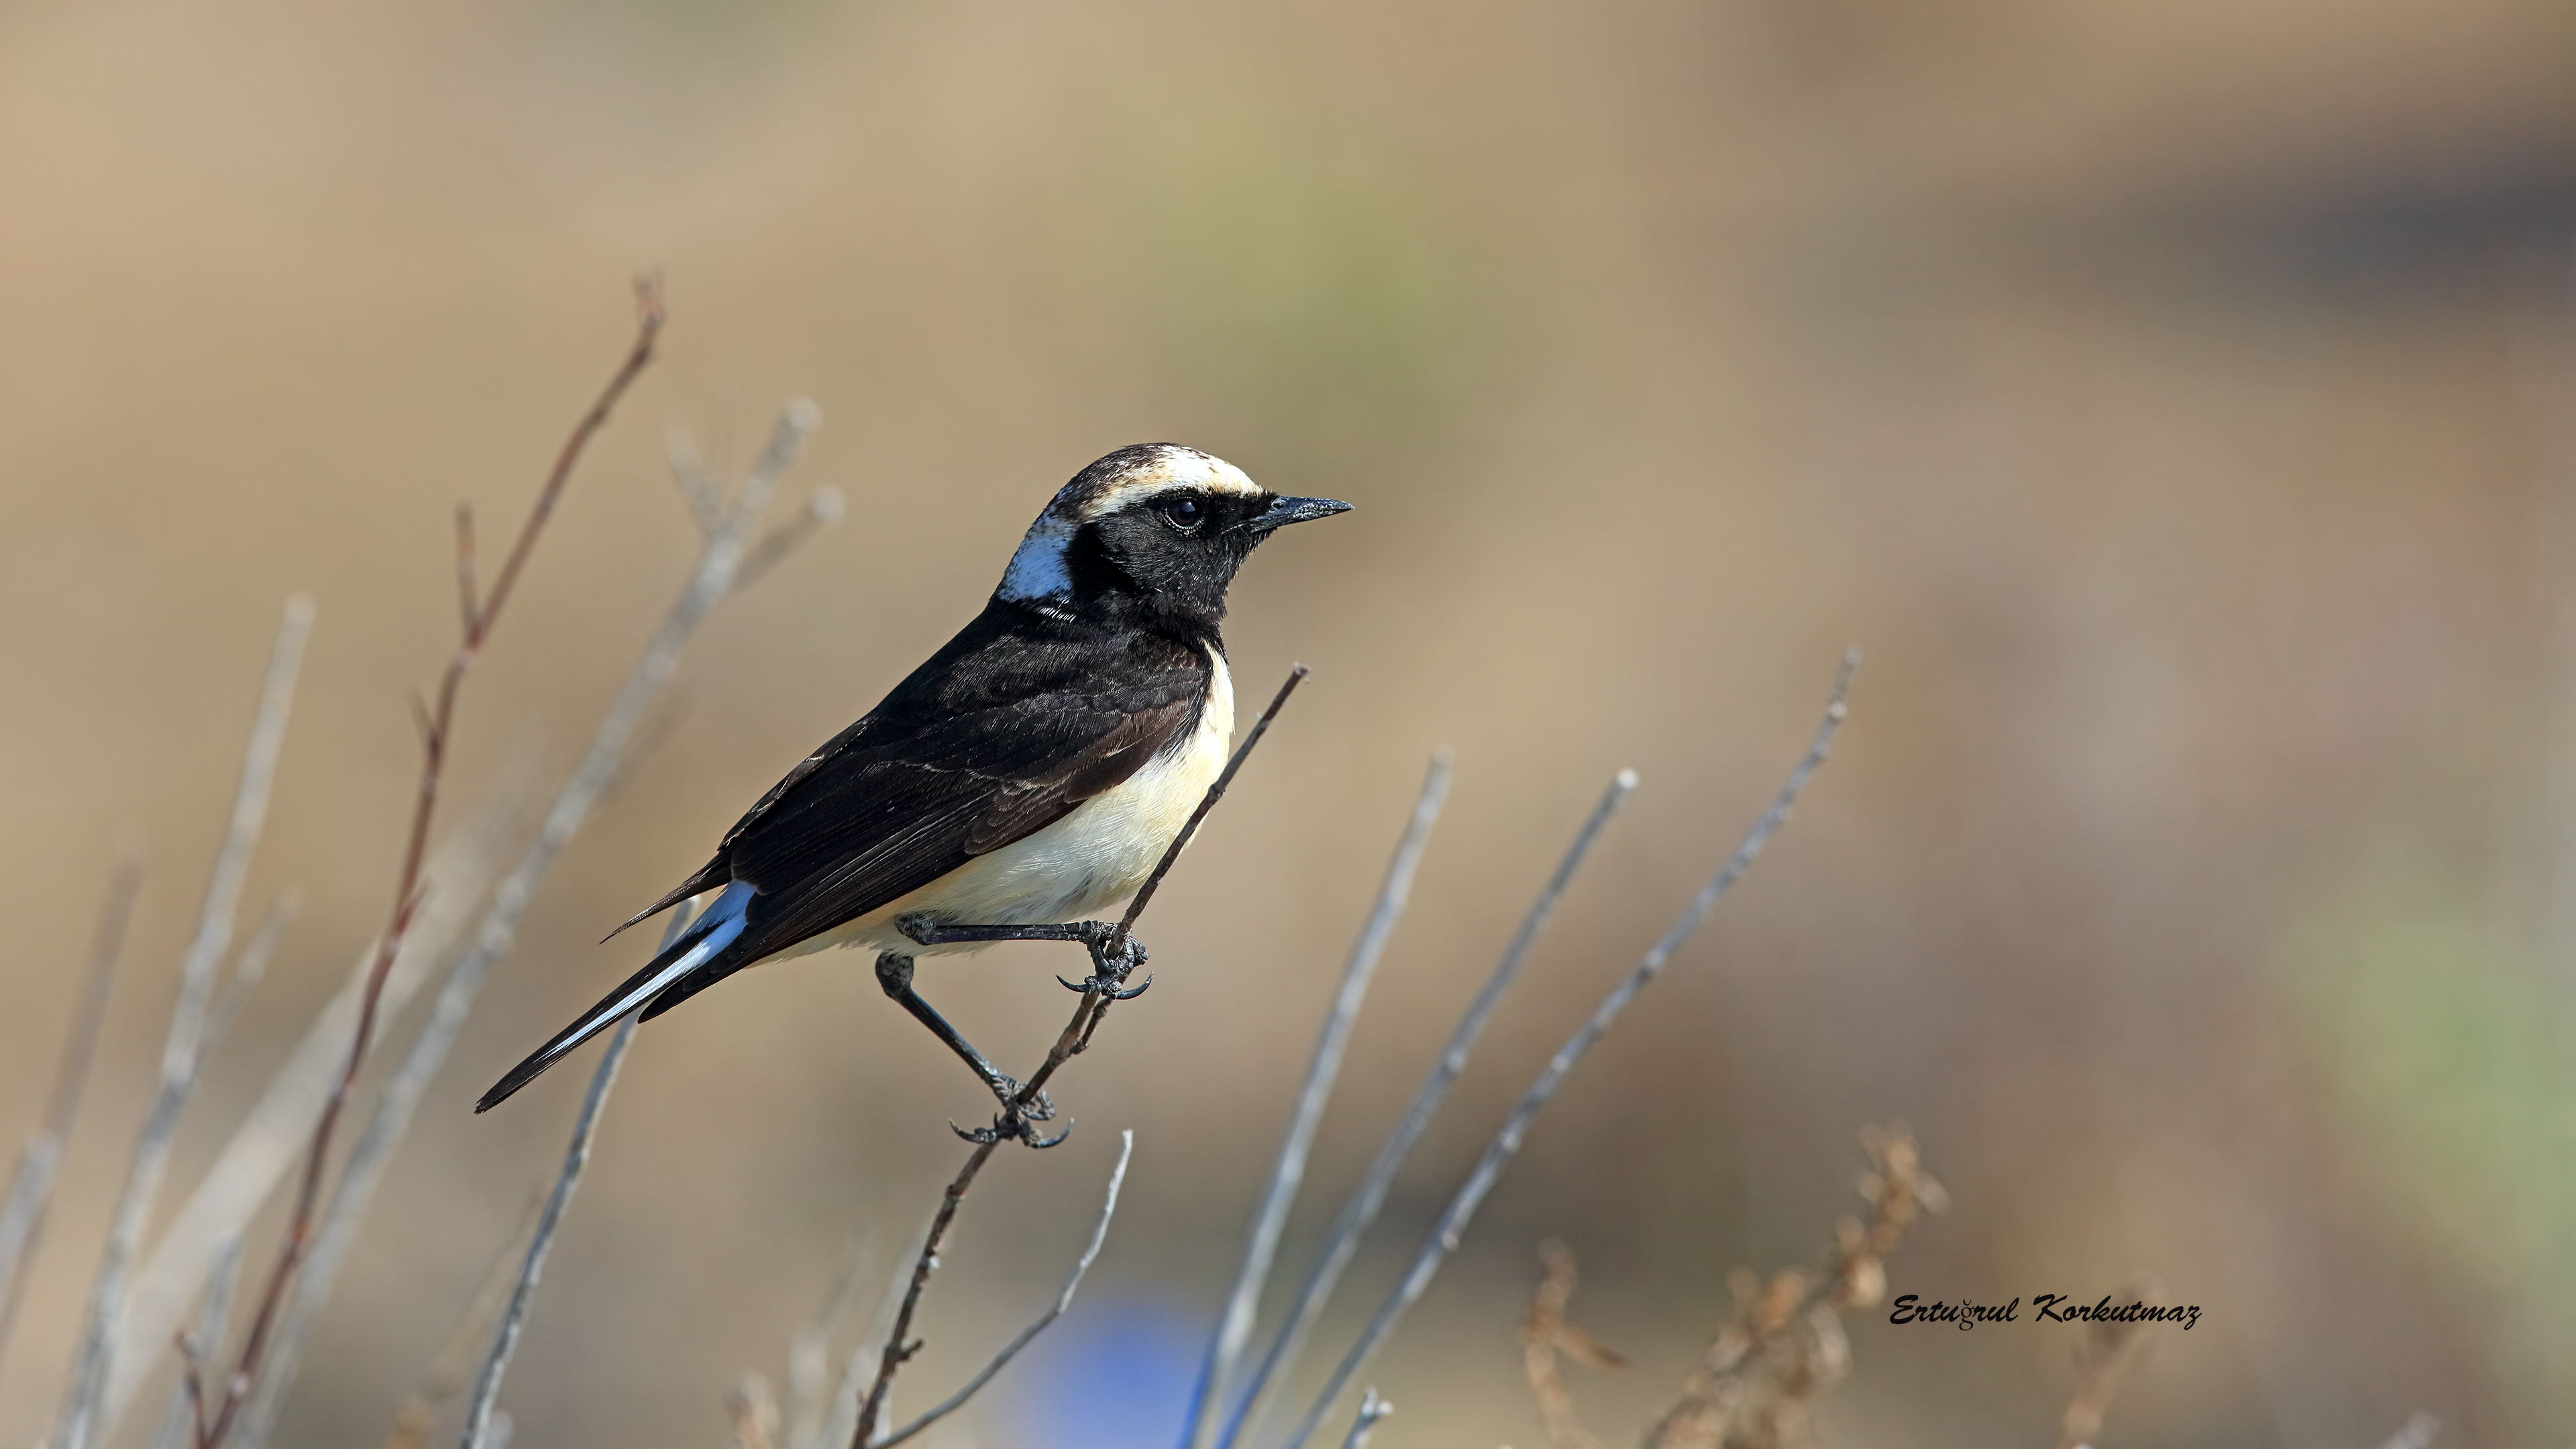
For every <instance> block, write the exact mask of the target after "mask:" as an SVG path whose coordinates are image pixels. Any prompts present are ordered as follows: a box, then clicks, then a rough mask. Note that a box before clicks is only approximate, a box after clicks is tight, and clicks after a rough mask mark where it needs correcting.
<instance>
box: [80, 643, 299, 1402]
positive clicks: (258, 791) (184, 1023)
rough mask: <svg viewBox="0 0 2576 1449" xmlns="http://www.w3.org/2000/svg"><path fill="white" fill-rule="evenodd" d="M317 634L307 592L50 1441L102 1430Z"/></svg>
mask: <svg viewBox="0 0 2576 1449" xmlns="http://www.w3.org/2000/svg"><path fill="white" fill-rule="evenodd" d="M312 633H313V601H312V600H311V599H310V598H307V597H306V596H304V595H302V594H298V595H296V596H295V597H293V598H291V599H288V600H287V601H286V610H285V615H284V617H283V618H281V619H280V620H279V622H278V627H277V642H276V644H275V646H274V647H273V648H272V649H271V650H270V652H269V659H268V675H267V678H266V680H265V681H264V682H263V684H262V685H261V688H260V700H259V713H258V716H257V717H256V719H255V720H254V721H253V723H252V725H251V734H250V747H249V750H248V751H247V753H246V756H245V758H244V759H243V761H242V775H241V784H240V786H239V787H238V788H237V789H236V790H235V791H234V794H233V809H232V819H231V822H230V824H229V825H228V827H227V828H226V830H225V832H224V843H223V845H222V847H221V848H220V849H219V850H218V851H217V852H216V854H215V868H214V871H213V873H212V876H211V878H210V879H209V880H208V881H207V883H206V900H205V905H204V907H203V909H202V910H200V911H199V913H198V918H197V934H196V937H195V939H194V940H192V941H191V942H190V943H189V946H188V954H187V956H186V957H185V958H184V959H183V960H182V961H181V962H180V966H179V998H178V1001H177V1003H176V1004H175V1005H173V1006H172V1008H171V1011H170V1030H169V1033H168V1035H167V1037H166V1038H165V1039H164V1041H163V1043H162V1048H161V1081H160V1086H159V1088H158V1089H157V1090H156V1091H155V1092H154V1094H153V1098H152V1105H151V1107H150V1108H149V1110H148V1111H147V1112H146V1114H145V1116H144V1120H143V1130H142V1132H141V1133H140V1134H138V1135H137V1137H136V1140H135V1144H134V1158H133V1161H132V1162H131V1163H130V1164H129V1165H128V1166H127V1168H126V1173H125V1187H124V1189H123V1191H122V1192H121V1193H119V1195H118V1197H117V1203H116V1207H115V1209H114V1212H113V1214H112V1216H111V1217H110V1218H109V1220H108V1231H107V1246H106V1249H105V1250H104V1251H103V1252H102V1253H101V1254H100V1255H99V1265H98V1276H97V1277H96V1279H95V1280H93V1282H92V1284H91V1288H90V1303H89V1316H88V1321H87V1322H86V1324H85V1325H84V1326H83V1328H82V1330H81V1339H80V1347H79V1350H78V1354H77V1357H76V1358H75V1360H74V1362H73V1367H72V1376H71V1386H70V1391H69V1392H68V1393H67V1394H66V1395H65V1397H64V1402H63V1412H62V1416H61V1418H60V1419H59V1420H57V1421H56V1424H55V1428H54V1434H53V1438H52V1440H51V1441H50V1443H51V1449H90V1446H91V1444H92V1443H93V1442H95V1441H96V1440H97V1439H98V1438H99V1437H100V1434H99V1430H100V1428H101V1425H100V1418H101V1410H102V1408H103V1407H104V1405H105V1399H106V1394H107V1384H108V1375H109V1371H110V1369H111V1367H112V1366H113V1363H114V1359H115V1354H116V1341H117V1323H118V1319H119V1318H120V1317H121V1316H122V1315H123V1313H124V1311H125V1296H126V1276H127V1271H128V1268H129V1265H130V1264H131V1263H132V1262H133V1259H134V1254H135V1251H136V1249H137V1248H138V1247H140V1246H141V1244H142V1241H143V1229H144V1225H145V1224H146V1223H148V1222H149V1221H150V1220H151V1216H152V1205H153V1202H154V1200H155V1199H156V1198H157V1197H158V1196H159V1195H160V1191H161V1178H162V1174H163V1173H164V1172H165V1171H166V1170H167V1169H168V1167H169V1165H170V1143H171V1139H172V1137H173V1136H174V1135H175V1133H176V1132H177V1130H178V1126H179V1113H180V1111H181V1109H183V1108H185V1107H186V1106H187V1104H188V1099H189V1097H190V1096H191V1095H193V1094H194V1093H195V1091H196V1085H197V1069H198V1067H199V1066H200V1064H201V1063H202V1060H203V1051H202V1048H203V1046H204V1043H205V1030H206V1009H207V1005H208V1003H209V1001H210V1000H211V998H212V995H213V992H214V985H215V968H216V967H217V965H218V964H220V963H221V962H222V960H223V955H224V951H225V948H227V947H228V946H230V945H231V944H232V935H233V909H234V907H235V906H236V904H238V902H239V901H240V899H241V888H242V882H243V880H244V879H245V878H247V877H248V876H249V874H250V861H251V855H252V853H253V852H254V851H256V850H257V849H258V847H259V836H260V828H261V827H262V826H263V825H265V824H266V823H267V820H268V793H269V786H270V785H271V783H272V782H274V781H275V779H276V778H277V755H278V750H279V748H280V747H281V746H282V745H283V744H284V743H285V740H286V721H287V717H288V715H289V714H291V713H292V712H293V710H294V704H295V679H296V674H297V672H298V671H299V670H300V669H301V668H302V667H303V663H304V645H305V641H306V640H307V639H309V638H311V637H312Z"/></svg>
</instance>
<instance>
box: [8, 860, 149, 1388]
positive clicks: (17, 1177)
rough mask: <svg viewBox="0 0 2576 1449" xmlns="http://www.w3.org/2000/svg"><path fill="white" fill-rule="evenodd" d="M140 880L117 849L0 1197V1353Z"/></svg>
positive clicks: (85, 1077) (103, 1019)
mask: <svg viewBox="0 0 2576 1449" xmlns="http://www.w3.org/2000/svg"><path fill="white" fill-rule="evenodd" d="M142 885H143V856H142V854H141V852H139V851H136V850H133V849H126V850H121V851H119V852H118V853H117V858H116V865H115V866H114V868H112V869H111V870H110V871H109V872H108V877H107V904H106V905H105V906H103V907H101V908H100V910H99V918H98V934H97V936H96V937H95V944H93V945H92V946H91V947H90V953H89V969H88V970H86V971H84V972H82V973H81V986H80V998H79V1002H78V1004H77V1005H75V1006H74V1007H73V1008H72V1024H71V1027H70V1029H69V1030H68V1031H67V1032H66V1033H65V1034H64V1038H63V1055H62V1060H61V1061H59V1062H58V1063H56V1064H55V1067H54V1085H53V1088H52V1090H50V1091H48V1092H47V1093H46V1094H45V1115H44V1116H43V1117H42V1118H41V1119H39V1124H38V1126H37V1128H36V1131H35V1135H34V1136H31V1137H29V1138H28V1139H27V1145H26V1147H25V1148H23V1149H21V1150H20V1152H19V1154H18V1170H17V1171H16V1172H15V1173H14V1174H12V1175H11V1177H10V1179H9V1196H8V1198H7V1199H6V1200H5V1201H0V1357H6V1355H7V1353H8V1349H9V1330H10V1328H11V1327H12V1326H14V1325H15V1324H16V1323H17V1321H18V1304H19V1302H20V1301H21V1300H22V1299H23V1297H24V1296H25V1294H24V1290H25V1287H26V1275H25V1274H24V1273H23V1272H21V1271H20V1270H22V1269H23V1268H25V1267H26V1265H27V1264H29V1263H31V1262H33V1261H34V1260H35V1257H36V1247H37V1245H38V1244H39V1243H41V1242H42V1241H43V1240H44V1236H45V1209H46V1206H47V1205H48V1204H49V1203H51V1202H52V1200H53V1193H54V1179H55V1176H56V1175H57V1174H58V1173H59V1171H60V1170H61V1168H62V1162H63V1148H64V1146H65V1144H67V1143H69V1142H70V1141H71V1137H72V1126H73V1124H74V1123H75V1122H77V1121H78V1120H79V1119H80V1101H81V1094H82V1092H83V1090H84V1089H85V1088H86V1087H87V1086H88V1084H89V1067H90V1062H91V1059H92V1058H94V1057H95V1056H96V1055H97V1053H98V1033H99V1029H100V1028H101V1027H103V1026H104V1025H106V1023H107V993H108V988H109V987H110V986H111V985H113V984H114V983H115V981H116V965H117V962H118V961H120V960H122V959H123V958H124V955H125V932H126V928H127V927H128V926H129V925H131V924H133V921H134V898H135V895H136V893H137V891H139V890H140V889H141V887H142Z"/></svg>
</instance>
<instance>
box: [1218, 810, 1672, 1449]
mask: <svg viewBox="0 0 2576 1449" xmlns="http://www.w3.org/2000/svg"><path fill="white" fill-rule="evenodd" d="M1636 788H1637V772H1636V771H1634V770H1621V771H1620V772H1619V773H1618V775H1617V776H1615V777H1614V778H1613V779H1612V780H1611V781H1610V786H1609V788H1608V789H1606V790H1604V791H1603V792H1602V794H1601V799H1600V802H1599V803H1598V804H1596V805H1594V806H1593V807H1592V813H1591V815H1589V816H1588V817H1586V818H1585V819H1584V822H1583V828H1582V829H1580V830H1578V831H1576V832H1575V836H1574V843H1573V844H1572V845H1570V846H1568V847H1566V851H1565V857H1564V858H1563V859H1562V860H1560V861H1558V862H1557V866H1556V871H1555V873H1554V874H1552V875H1550V876H1549V877H1548V878H1547V882H1546V884H1544V885H1543V886H1541V887H1540V888H1539V893H1538V899H1536V900H1534V901H1532V902H1530V908H1529V914H1527V915H1525V916H1523V917H1522V918H1521V925H1520V929H1519V930H1517V931H1515V932H1513V933H1512V939H1511V943H1510V944H1509V945H1507V946H1505V947H1504V948H1503V955H1502V959H1501V960H1499V961H1497V962H1495V963H1494V970H1493V974H1491V975H1490V976H1487V977H1486V978H1485V984H1484V986H1483V987H1482V988H1481V989H1479V990H1478V991H1477V993H1476V997H1475V999H1474V1000H1473V1001H1470V1002H1469V1003H1468V1004H1467V1010H1466V1011H1465V1013H1464V1014H1462V1015H1461V1016H1460V1017H1459V1018H1458V1024H1457V1026H1456V1027H1455V1028H1454V1029H1452V1030H1451V1031H1450V1033H1449V1044H1448V1046H1447V1047H1446V1048H1445V1049H1443V1050H1442V1052H1441V1054H1440V1060H1439V1061H1438V1062H1437V1063H1436V1064H1434V1065H1433V1067H1432V1068H1431V1075H1430V1076H1429V1077H1427V1078H1426V1079H1424V1081H1423V1083H1422V1087H1421V1089H1420V1090H1419V1091H1417V1092H1415V1093H1414V1095H1413V1102H1412V1104H1411V1105H1410V1106H1408V1107H1406V1108H1405V1110H1404V1116H1403V1117H1401V1118H1400V1119H1398V1120H1397V1122H1396V1125H1395V1128H1394V1130H1393V1131H1391V1132H1389V1133H1387V1136H1386V1141H1385V1142H1384V1143H1383V1144H1382V1145H1380V1146H1379V1148H1378V1152H1377V1157H1376V1159H1375V1160H1374V1161H1372V1162H1371V1163H1370V1164H1369V1168H1368V1171H1367V1173H1366V1174H1364V1175H1363V1176H1362V1177H1361V1178H1360V1183H1359V1186H1358V1187H1356V1188H1354V1189H1353V1190H1352V1192H1351V1196H1350V1200H1349V1201H1347V1202H1345V1203H1344V1204H1343V1205H1342V1211H1341V1214H1340V1215H1339V1216H1338V1217H1336V1218H1334V1219H1333V1225H1332V1227H1331V1228H1330V1229H1328V1230H1326V1232H1325V1234H1324V1249H1323V1252H1322V1253H1321V1254H1320V1255H1319V1256H1318V1257H1317V1258H1316V1260H1315V1266H1314V1268H1313V1270H1312V1271H1311V1272H1310V1273H1308V1275H1307V1278H1306V1283H1305V1286H1304V1287H1303V1288H1302V1289H1300V1290H1299V1292H1298V1294H1297V1303H1296V1306H1295V1307H1293V1308H1291V1309H1290V1310H1289V1312H1288V1318H1287V1321H1286V1322H1284V1323H1282V1324H1281V1325H1280V1328H1279V1333H1278V1335H1277V1336H1276V1337H1275V1338H1273V1339H1272V1340H1271V1341H1270V1350H1269V1352H1268V1353H1266V1354H1264V1355H1263V1356H1262V1359H1261V1366H1260V1367H1259V1368H1258V1369H1257V1370H1255V1371H1254V1373H1253V1376H1252V1382H1251V1383H1250V1384H1248V1385H1246V1386H1245V1387H1244V1390H1243V1402H1242V1404H1241V1405H1240V1406H1238V1407H1237V1408H1236V1409H1235V1411H1234V1414H1233V1416H1232V1417H1231V1418H1229V1419H1228V1420H1227V1421H1226V1427H1225V1435H1224V1437H1223V1438H1221V1439H1219V1440H1218V1441H1217V1442H1218V1444H1219V1445H1220V1446H1221V1449H1232V1446H1233V1445H1234V1444H1235V1443H1236V1442H1237V1441H1238V1440H1239V1439H1240V1438H1241V1437H1242V1436H1243V1435H1245V1434H1247V1433H1249V1432H1251V1431H1253V1430H1255V1429H1257V1428H1259V1426H1260V1424H1261V1421H1262V1417H1263V1415H1264V1414H1265V1413H1266V1412H1267V1410H1268V1408H1269V1405H1270V1403H1271V1401H1272V1400H1273V1399H1274V1398H1275V1397H1276V1396H1277V1395H1278V1392H1279V1389H1280V1386H1281V1385H1282V1384H1283V1383H1285V1382H1286V1381H1287V1377H1288V1373H1289V1371H1290V1370H1291V1369H1293V1368H1295V1367H1296V1364H1297V1358H1298V1355H1299V1354H1300V1353H1301V1352H1302V1351H1303V1350H1304V1348H1305V1346H1306V1338H1307V1335H1309V1334H1310V1333H1312V1332H1313V1331H1314V1326H1315V1320H1316V1319H1317V1318H1318V1317H1320V1316H1321V1315H1322V1313H1323V1311H1324V1305H1325V1303H1326V1301H1328V1300H1329V1299H1330V1298H1331V1297H1332V1293H1333V1289H1334V1287H1335V1285H1336V1284H1338V1283H1339V1282H1340V1281H1341V1275H1342V1270H1343V1269H1345V1268H1347V1267H1348V1266H1350V1261H1351V1257H1352V1255H1353V1254H1355V1253H1357V1252H1358V1251H1359V1245H1360V1237H1361V1235H1362V1234H1364V1233H1366V1232H1367V1231H1368V1229H1369V1227H1370V1225H1371V1224H1373V1223H1375V1222H1376V1221H1377V1215H1378V1211H1379V1210H1380V1209H1381V1208H1383V1207H1384V1206H1385V1205H1386V1196H1387V1193H1388V1192H1389V1191H1391V1190H1392V1189H1393V1188H1394V1186H1395V1178H1396V1174H1397V1173H1398V1172H1400V1171H1402V1170H1403V1168H1404V1164H1405V1161H1406V1160H1407V1159H1408V1158H1410V1157H1411V1156H1412V1155H1413V1148H1414V1145H1415V1144H1416V1143H1418V1142H1420V1141H1421V1140H1422V1134H1423V1133H1424V1132H1425V1131H1426V1130H1428V1129H1429V1128H1430V1126H1431V1119H1432V1117H1433V1116H1434V1115H1436V1114H1437V1113H1438V1112H1439V1110H1440V1104H1441V1101H1442V1100H1443V1099H1444V1098H1446V1097H1447V1096H1448V1093H1449V1087H1450V1084H1451V1083H1453V1082H1455V1081H1456V1080H1457V1079H1458V1074H1459V1073H1461V1072H1463V1071H1465V1070H1466V1069H1467V1057H1468V1054H1469V1053H1470V1052H1472V1051H1473V1050H1474V1049H1475V1045H1476V1039H1477V1037H1479V1036H1481V1035H1483V1033H1484V1030H1485V1023H1486V1022H1487V1021H1488V1020H1490V1019H1492V1017H1493V1014H1494V1008H1495V1007H1497V1006H1499V1005H1500V1004H1501V1003H1502V999H1503V993H1504V992H1506V991H1508V990H1509V989H1510V988H1511V985H1512V982H1513V981H1514V979H1516V978H1517V977H1518V976H1519V975H1520V969H1521V963H1522V962H1523V961H1524V960H1527V959H1528V957H1529V953H1530V948H1531V947H1532V946H1533V945H1535V944H1536V943H1537V941H1538V936H1539V932H1541V931H1542V930H1545V929H1546V927H1547V923H1548V921H1549V919H1550V918H1551V917H1553V916H1554V915H1555V914H1556V905H1557V902H1558V901H1560V900H1562V899H1564V896H1565V892H1566V888H1567V887H1568V886H1570V885H1572V884H1573V882H1574V875H1575V872H1577V871H1579V870H1581V869H1582V868H1583V862H1584V859H1585V858H1586V857H1588V856H1589V855H1590V854H1591V853H1592V846H1593V843H1594V842H1595V841H1598V840H1599V839H1600V838H1601V832H1602V830H1603V829H1605V828H1606V827H1607V826H1608V825H1609V823H1610V817H1611V816H1612V815H1614V814H1616V813H1617V812H1618V809H1619V806H1620V804H1621V802H1623V801H1625V800H1626V799H1627V798H1628V795H1629V793H1630V792H1631V791H1633V790H1635V789H1636Z"/></svg>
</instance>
